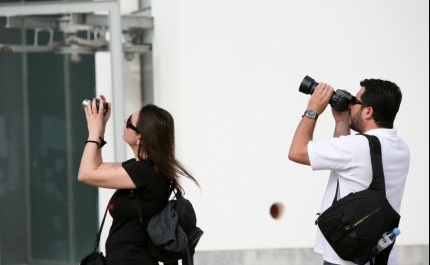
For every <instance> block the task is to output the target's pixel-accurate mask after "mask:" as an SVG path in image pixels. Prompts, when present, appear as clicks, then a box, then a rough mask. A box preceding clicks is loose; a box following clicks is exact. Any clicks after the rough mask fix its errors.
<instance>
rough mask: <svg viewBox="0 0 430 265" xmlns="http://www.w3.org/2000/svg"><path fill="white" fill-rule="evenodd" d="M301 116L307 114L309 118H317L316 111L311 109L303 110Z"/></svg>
mask: <svg viewBox="0 0 430 265" xmlns="http://www.w3.org/2000/svg"><path fill="white" fill-rule="evenodd" d="M303 116H308V117H309V118H311V119H315V120H316V119H318V114H317V112H316V111H315V110H313V109H308V110H306V111H305V114H303ZM303 116H302V118H303Z"/></svg>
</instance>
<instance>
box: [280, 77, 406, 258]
mask: <svg viewBox="0 0 430 265" xmlns="http://www.w3.org/2000/svg"><path fill="white" fill-rule="evenodd" d="M360 85H361V89H360V91H358V93H357V95H356V97H355V98H354V99H353V100H352V102H351V103H350V104H349V106H348V111H344V112H340V111H337V110H335V109H333V108H332V114H333V117H334V120H335V123H336V125H335V129H334V138H331V139H327V140H322V141H312V137H313V133H314V129H315V125H316V123H317V118H318V117H319V116H321V114H322V113H323V112H324V110H325V109H326V107H327V104H328V102H329V101H330V99H331V97H332V95H333V88H332V87H331V86H330V85H328V84H325V83H319V84H318V86H317V87H316V88H315V91H314V93H313V94H312V96H311V97H310V99H309V102H308V106H307V109H306V112H305V114H304V115H303V117H302V120H301V121H300V124H299V126H298V128H297V131H296V133H295V135H294V139H293V142H292V144H291V147H290V152H289V155H288V158H289V159H290V160H292V161H294V162H297V163H300V164H304V165H310V166H311V167H312V169H313V170H331V172H330V177H329V180H328V184H327V188H326V191H325V194H324V197H323V201H322V204H321V209H320V212H321V213H322V212H324V210H326V209H327V208H329V207H330V206H331V204H332V202H333V197H334V195H335V193H336V186H337V181H338V180H339V192H338V194H337V198H338V199H339V198H342V197H344V196H345V195H347V194H349V193H351V192H357V191H361V190H364V189H367V188H368V186H369V185H370V183H371V180H372V165H371V161H370V150H369V143H368V140H367V138H365V137H364V136H361V135H350V129H352V130H354V131H357V132H359V133H365V134H369V135H375V136H377V137H378V138H379V140H380V142H381V149H382V163H383V168H384V174H385V188H386V196H387V199H388V201H389V202H390V204H391V205H392V206H393V208H394V209H395V210H396V211H397V212H400V205H401V201H402V197H403V191H404V188H405V181H406V176H407V174H408V170H409V159H410V154H409V148H408V146H407V145H406V143H405V142H404V141H403V140H402V139H401V138H399V137H398V136H397V130H396V129H394V128H393V124H394V119H395V117H396V114H397V112H398V110H399V107H400V103H401V101H402V93H401V91H400V88H399V87H398V86H397V85H396V84H394V83H392V82H390V81H383V80H379V79H366V80H363V81H361V82H360ZM314 251H315V252H317V253H320V254H323V255H324V264H325V265H330V264H339V265H353V264H354V263H352V262H349V261H345V260H342V259H341V258H340V257H339V256H338V255H337V254H336V252H335V251H334V250H333V249H332V248H331V246H330V245H329V243H328V242H327V241H326V240H325V238H324V236H323V235H322V233H321V231H320V230H319V229H318V231H317V236H316V240H315V247H314ZM388 264H389V265H398V264H399V259H398V256H397V251H396V247H395V246H394V247H393V250H392V251H391V253H390V258H389V261H388Z"/></svg>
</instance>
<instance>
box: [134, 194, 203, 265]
mask: <svg viewBox="0 0 430 265" xmlns="http://www.w3.org/2000/svg"><path fill="white" fill-rule="evenodd" d="M172 191H173V189H171V192H172ZM130 198H131V199H132V205H133V208H134V209H137V213H138V215H139V219H140V222H141V223H142V224H143V225H144V226H145V227H146V231H147V234H148V236H147V238H148V251H149V254H151V256H153V257H154V258H156V259H157V260H158V261H160V262H163V263H164V265H178V260H182V264H183V265H193V264H194V260H193V256H194V253H195V248H196V246H197V243H198V242H199V240H200V237H201V236H202V235H203V231H202V230H201V229H200V228H199V227H197V217H196V213H195V211H194V208H193V205H192V204H191V202H190V201H189V200H187V199H185V198H184V197H183V196H182V195H180V193H179V192H176V193H175V198H176V199H172V200H169V201H168V203H167V205H166V206H165V207H164V208H163V210H161V212H160V213H158V214H156V215H154V216H153V217H152V218H151V220H150V221H149V222H148V223H147V224H146V223H145V222H144V221H143V213H142V207H141V204H140V201H139V199H138V198H137V196H136V195H135V193H134V191H133V190H131V191H130Z"/></svg>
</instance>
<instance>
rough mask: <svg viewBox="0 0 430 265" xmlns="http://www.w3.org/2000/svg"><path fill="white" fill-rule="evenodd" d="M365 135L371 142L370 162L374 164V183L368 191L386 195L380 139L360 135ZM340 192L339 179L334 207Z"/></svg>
mask: <svg viewBox="0 0 430 265" xmlns="http://www.w3.org/2000/svg"><path fill="white" fill-rule="evenodd" d="M358 135H363V136H364V137H366V138H367V140H368V141H369V148H370V160H371V163H372V175H373V177H372V182H371V183H370V185H369V188H368V189H371V190H377V191H381V192H382V193H383V194H384V195H385V176H384V168H383V166H382V152H381V142H379V139H378V137H376V136H374V135H368V134H358ZM338 192H339V179H337V186H336V193H335V194H334V199H333V203H332V205H333V204H334V203H335V202H337V194H338Z"/></svg>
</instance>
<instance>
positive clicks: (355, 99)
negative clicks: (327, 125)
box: [352, 97, 369, 107]
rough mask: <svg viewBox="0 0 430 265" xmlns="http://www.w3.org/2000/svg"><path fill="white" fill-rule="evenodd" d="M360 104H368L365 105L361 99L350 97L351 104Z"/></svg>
mask: <svg viewBox="0 0 430 265" xmlns="http://www.w3.org/2000/svg"><path fill="white" fill-rule="evenodd" d="M356 104H358V105H361V106H365V107H369V105H367V104H366V103H363V102H362V101H361V100H359V99H357V98H356V97H353V98H352V105H356Z"/></svg>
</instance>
